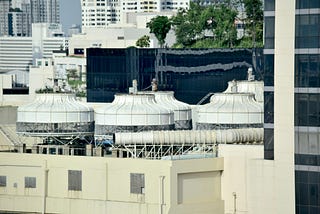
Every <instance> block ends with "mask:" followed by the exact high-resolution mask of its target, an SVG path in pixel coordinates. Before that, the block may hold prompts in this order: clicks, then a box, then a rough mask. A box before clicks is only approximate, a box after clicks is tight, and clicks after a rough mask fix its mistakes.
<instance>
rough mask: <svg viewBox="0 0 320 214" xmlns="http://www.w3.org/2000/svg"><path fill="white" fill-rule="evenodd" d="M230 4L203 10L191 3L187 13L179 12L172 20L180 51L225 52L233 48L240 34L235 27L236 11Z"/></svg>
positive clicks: (206, 7) (202, 7)
mask: <svg viewBox="0 0 320 214" xmlns="http://www.w3.org/2000/svg"><path fill="white" fill-rule="evenodd" d="M231 5H232V4H231V3H229V2H227V3H219V4H215V5H210V6H205V7H204V6H201V5H200V4H199V3H197V2H196V3H194V2H191V3H190V8H189V9H188V10H180V11H179V12H178V14H177V15H176V16H175V17H173V18H172V25H173V29H174V30H175V34H176V38H177V43H176V46H177V47H196V48H210V47H215V48H226V47H234V45H235V43H236V42H237V30H236V27H235V24H234V21H235V18H236V16H237V11H236V10H235V9H234V8H233V7H231Z"/></svg>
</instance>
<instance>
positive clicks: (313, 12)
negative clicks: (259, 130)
mask: <svg viewBox="0 0 320 214" xmlns="http://www.w3.org/2000/svg"><path fill="white" fill-rule="evenodd" d="M274 2H275V0H265V12H264V13H265V49H264V70H265V153H264V154H265V159H269V160H272V159H273V158H274V150H273V148H274V141H273V113H274V107H273V92H274V83H273V82H274V81H273V80H274V78H273V77H274V69H273V65H274V43H273V44H272V40H273V39H274V36H273V39H272V34H273V35H274V17H275V12H274V11H275V8H274ZM295 5H296V11H295V13H296V14H295V58H294V60H295V66H294V67H295V69H294V71H293V72H295V73H294V74H295V76H294V77H295V82H294V93H295V96H294V101H295V103H294V126H295V137H294V139H295V141H294V144H295V154H294V155H295V196H296V197H295V201H296V213H297V214H318V213H320V1H319V0H296V2H295ZM275 18H276V17H275ZM272 20H273V21H272Z"/></svg>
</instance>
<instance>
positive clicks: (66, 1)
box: [60, 0, 81, 33]
mask: <svg viewBox="0 0 320 214" xmlns="http://www.w3.org/2000/svg"><path fill="white" fill-rule="evenodd" d="M60 22H61V24H62V30H63V31H64V32H65V33H68V29H69V28H70V27H71V25H72V24H78V25H80V26H81V6H80V0H60Z"/></svg>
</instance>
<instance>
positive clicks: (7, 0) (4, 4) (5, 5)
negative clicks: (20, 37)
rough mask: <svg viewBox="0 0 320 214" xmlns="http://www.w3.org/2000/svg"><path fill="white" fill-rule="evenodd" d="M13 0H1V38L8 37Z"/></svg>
mask: <svg viewBox="0 0 320 214" xmlns="http://www.w3.org/2000/svg"><path fill="white" fill-rule="evenodd" d="M10 6H11V0H0V36H2V35H8V31H9V29H8V13H9V10H10Z"/></svg>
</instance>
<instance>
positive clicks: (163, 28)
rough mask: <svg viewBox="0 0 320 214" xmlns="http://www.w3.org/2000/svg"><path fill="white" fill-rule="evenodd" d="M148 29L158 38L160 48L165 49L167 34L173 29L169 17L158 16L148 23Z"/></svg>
mask: <svg viewBox="0 0 320 214" xmlns="http://www.w3.org/2000/svg"><path fill="white" fill-rule="evenodd" d="M147 28H149V29H150V33H153V34H154V35H155V36H156V38H157V40H158V42H159V44H160V47H163V46H164V44H165V39H166V37H167V34H168V32H169V31H170V29H171V21H170V19H169V18H168V17H167V16H157V17H155V18H152V19H151V20H150V22H148V23H147Z"/></svg>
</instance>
